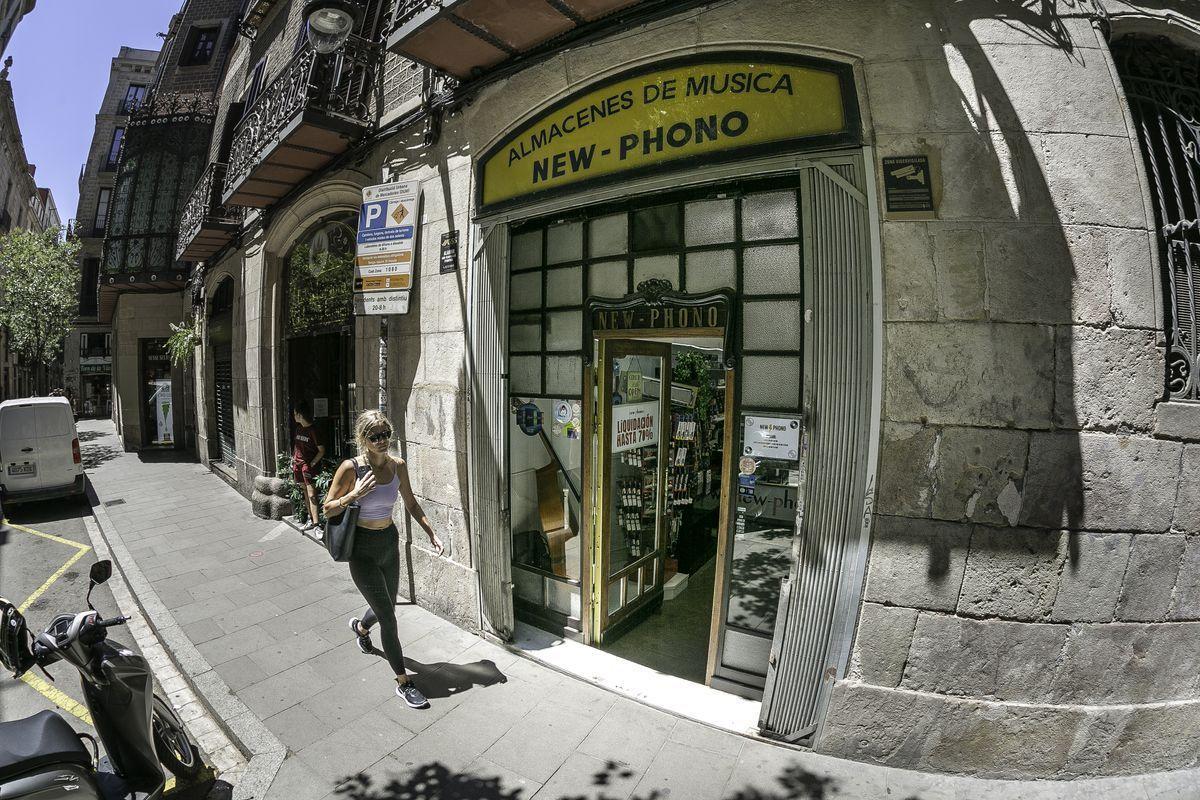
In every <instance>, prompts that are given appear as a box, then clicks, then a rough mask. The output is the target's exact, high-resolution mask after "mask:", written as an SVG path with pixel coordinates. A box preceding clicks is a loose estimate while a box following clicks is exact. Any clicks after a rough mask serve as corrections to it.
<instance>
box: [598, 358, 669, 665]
mask: <svg viewBox="0 0 1200 800" xmlns="http://www.w3.org/2000/svg"><path fill="white" fill-rule="evenodd" d="M627 355H644V356H648V357H650V358H658V359H661V361H662V371H663V374H664V375H669V374H670V370H671V346H670V345H669V344H667V343H656V342H644V341H643V342H639V341H637V340H634V339H630V338H629V337H624V336H622V337H619V338H618V337H609V338H607V339H605V340H603V341H602V342H601V343H600V360H599V364H598V370H599V374H598V376H597V377H598V379H599V380H598V383H597V389H598V391H597V398H598V402H600V407H599V409H597V410H598V411H599V412H600V418H599V419H598V420H597V421H598V422H599V423H600V424H599V426H598V428H597V429H596V442H595V454H596V458H595V460H594V467H595V472H594V480H595V483H594V484H593V487H592V488H593V491H594V493H595V496H596V501H595V512H594V513H593V520H592V521H593V527H592V538H591V542H590V545H591V547H590V551H591V553H590V555H591V557H590V561H591V566H592V567H593V569H592V570H591V572H590V579H591V585H590V586H589V587H588V596H589V598H590V600H591V609H590V611H591V614H590V617H591V625H592V630H591V634H592V635H591V637H590V641H591V642H592V643H595V644H601V643H603V641H604V634H605V633H606V632H607V631H608V629H609V628H610V627H612V626H613V625H616V624H619V623H620V622H621V621H622V620H624V619H625V618H626V617H628V616H629V615H630V614H633V613H636V612H637V611H638V610H639V609H641V608H642V607H643V606H644V605H646V602H643V601H642V600H641V598H642V597H644V596H645V595H646V592H645V590H644V589H643V590H642V591H641V593H640V594H639V600H638V607H637V608H634V609H627V608H624V607H622V608H621V609H620V610H619V611H618V612H617V613H616V614H615V615H613V616H612V618H611V619H610V617H609V613H608V608H609V584H610V583H611V581H612V580H613V576H612V575H611V574H610V572H611V570H610V569H609V563H610V562H609V555H610V552H609V548H608V544H609V542H610V539H609V537H610V536H611V535H612V531H613V526H614V521H613V513H612V508H611V504H610V502H609V500H608V494H609V484H610V483H611V476H612V471H611V463H610V462H611V460H612V455H613V454H612V452H611V447H610V446H609V435H610V432H611V430H612V412H613V405H612V402H611V397H612V391H613V386H612V370H611V368H610V365H609V361H611V360H613V359H616V358H621V357H623V356H627ZM667 385H668V386H669V385H670V383H669V381H668V382H667ZM606 398H607V399H606ZM658 399H659V438H658V456H657V465H656V471H657V476H656V484H655V485H656V487H657V490H656V491H657V495H656V498H655V519H654V529H655V541H656V542H657V547H656V548H655V550H654V553H653V554H652V555H648V556H642V557H639V558H637V559H635V560H633V561H632V562H630V563H629V564H626V565H625V566H624V567H622V568H621V570H620V574H618V575H617V576H616V578H617V579H620V578H623V577H626V573H628V572H631V571H635V570H641V569H642V568H643V567H644V566H645V564H647V563H649V564H654V563H655V561H656V560H657V561H658V571H657V573H656V576H655V577H656V580H655V587H656V592H655V593H657V594H660V595H661V593H662V588H663V580H662V573H663V572H664V571H665V570H664V569H663V565H664V564H665V563H666V550H667V533H666V530H665V529H664V527H663V521H664V517H665V516H666V491H665V489H666V485H665V480H666V476H665V471H666V458H665V455H664V453H665V450H666V442H667V440H668V434H669V431H668V428H667V426H668V425H669V421H670V412H671V395H670V391H669V390H668V391H666V392H664V391H662V390H661V384H660V390H659V398H658ZM589 455H590V454H589ZM588 461H589V462H592V459H591V458H588ZM648 602H653V601H648Z"/></svg>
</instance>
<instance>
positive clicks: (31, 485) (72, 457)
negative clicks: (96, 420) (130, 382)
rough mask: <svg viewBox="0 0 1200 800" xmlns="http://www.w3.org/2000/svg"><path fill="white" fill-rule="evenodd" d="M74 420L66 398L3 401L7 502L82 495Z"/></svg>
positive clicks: (0, 485)
mask: <svg viewBox="0 0 1200 800" xmlns="http://www.w3.org/2000/svg"><path fill="white" fill-rule="evenodd" d="M83 492H84V488H83V463H82V458H81V457H80V454H79V434H78V433H77V432H76V430H75V416H74V415H73V414H72V413H71V404H70V403H69V402H67V398H65V397H27V398H24V399H21V400H5V401H4V402H3V403H0V495H2V496H3V500H4V502H23V501H26V500H44V499H47V498H51V497H64V496H67V495H80V494H83Z"/></svg>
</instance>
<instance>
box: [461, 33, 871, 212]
mask: <svg viewBox="0 0 1200 800" xmlns="http://www.w3.org/2000/svg"><path fill="white" fill-rule="evenodd" d="M857 135H858V117H857V109H856V106H855V101H854V90H853V83H852V81H851V77H850V72H849V69H848V68H847V67H844V66H843V65H840V64H833V63H830V62H824V61H816V60H813V59H806V58H800V57H792V56H781V55H774V56H771V55H763V54H750V53H722V54H708V55H705V56H702V57H701V56H695V57H690V58H688V59H683V60H679V59H677V60H674V61H669V62H664V63H659V64H655V65H652V66H649V67H641V68H639V69H638V70H636V71H633V72H627V73H624V74H622V75H618V76H616V77H615V78H612V79H610V80H608V81H606V82H604V83H601V84H599V85H593V86H590V87H588V88H587V89H584V90H583V91H582V92H580V93H578V94H576V95H574V96H572V97H570V98H567V99H566V100H564V101H562V102H559V103H557V104H555V105H554V106H553V107H551V108H550V109H549V110H547V111H545V112H543V113H542V114H540V115H539V116H538V117H537V118H536V119H534V120H533V121H532V122H530V123H529V124H527V125H525V126H524V127H522V128H521V129H520V130H518V131H517V132H516V133H514V134H513V135H511V136H509V137H508V138H506V139H505V140H504V141H502V142H501V143H500V144H498V145H496V146H495V147H493V148H492V149H491V150H489V151H488V152H487V153H486V154H485V155H484V157H483V158H482V160H481V164H482V166H481V168H480V171H481V176H482V180H481V181H480V189H479V198H478V200H479V204H480V205H481V206H482V207H483V209H484V210H494V209H495V208H497V207H500V206H505V205H510V204H512V203H515V202H519V201H524V200H528V199H531V198H533V197H541V196H543V195H545V194H548V193H553V192H555V191H558V190H563V189H578V188H580V187H581V186H582V185H586V184H591V183H594V182H600V181H605V180H613V179H618V178H621V177H628V176H630V175H631V174H637V173H645V172H649V171H656V170H658V169H662V168H678V167H683V166H688V165H691V164H695V163H708V162H711V161H716V160H728V159H730V158H733V157H740V156H744V155H748V154H750V153H751V152H772V151H777V150H783V149H786V146H787V145H794V144H796V143H799V142H804V143H809V144H814V145H816V144H824V145H828V144H845V143H850V142H854V141H857Z"/></svg>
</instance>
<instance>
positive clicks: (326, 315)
mask: <svg viewBox="0 0 1200 800" xmlns="http://www.w3.org/2000/svg"><path fill="white" fill-rule="evenodd" d="M354 225H355V215H354V214H353V213H345V212H343V213H339V214H335V215H331V216H329V217H326V218H325V219H323V220H321V221H319V222H317V223H316V224H314V225H313V226H311V227H310V228H309V229H308V230H307V231H306V232H305V233H304V235H302V236H301V237H300V238H299V239H298V240H297V241H296V242H295V244H293V245H292V247H291V249H290V250H289V251H288V254H287V257H286V259H285V264H284V309H285V314H284V343H285V348H284V349H285V351H286V359H287V392H288V393H287V398H286V406H287V411H288V421H289V426H290V425H291V412H292V410H293V409H294V408H295V405H296V403H297V402H300V401H304V403H306V404H307V406H308V407H309V408H310V409H311V410H312V415H313V426H314V427H315V428H316V430H317V436H318V437H319V439H320V441H321V443H322V444H324V445H325V448H326V453H328V455H329V457H330V458H341V457H344V456H349V455H350V451H351V449H352V447H351V442H350V438H351V436H350V424H351V423H350V410H351V407H352V398H351V397H350V393H351V392H352V391H353V388H354V309H353V282H354V239H355V227H354Z"/></svg>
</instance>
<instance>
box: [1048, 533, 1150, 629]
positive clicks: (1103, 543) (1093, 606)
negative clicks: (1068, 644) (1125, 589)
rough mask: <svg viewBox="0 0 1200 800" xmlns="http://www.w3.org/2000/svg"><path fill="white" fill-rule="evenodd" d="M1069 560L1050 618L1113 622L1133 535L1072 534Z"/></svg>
mask: <svg viewBox="0 0 1200 800" xmlns="http://www.w3.org/2000/svg"><path fill="white" fill-rule="evenodd" d="M1067 537H1068V538H1067V559H1066V562H1065V563H1064V564H1063V569H1062V577H1061V578H1060V580H1059V584H1058V596H1057V597H1055V598H1054V607H1053V608H1052V609H1051V611H1050V619H1052V620H1054V621H1055V622H1109V621H1111V620H1112V619H1113V615H1114V614H1115V613H1116V607H1117V599H1118V598H1119V597H1120V595H1121V581H1122V579H1123V578H1124V576H1125V567H1126V565H1127V564H1128V563H1129V550H1130V547H1131V543H1132V539H1133V536H1132V535H1130V534H1128V533H1068V534H1067Z"/></svg>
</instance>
